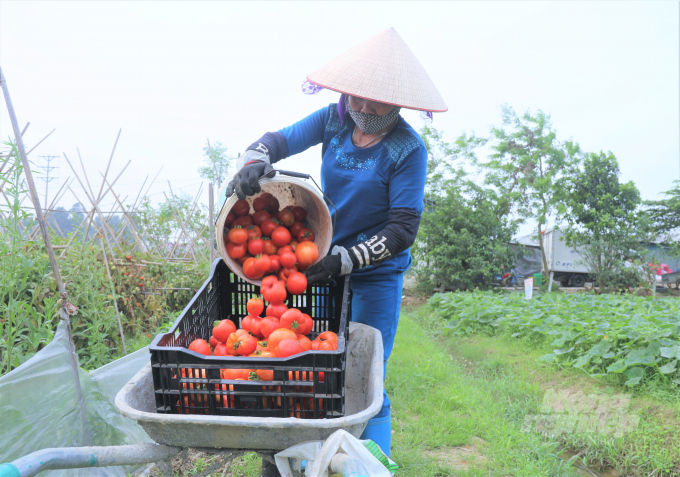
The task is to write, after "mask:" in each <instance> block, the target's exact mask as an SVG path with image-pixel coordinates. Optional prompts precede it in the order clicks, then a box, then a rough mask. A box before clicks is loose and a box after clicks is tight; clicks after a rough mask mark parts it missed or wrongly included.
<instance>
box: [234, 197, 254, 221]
mask: <svg viewBox="0 0 680 477" xmlns="http://www.w3.org/2000/svg"><path fill="white" fill-rule="evenodd" d="M231 210H232V211H233V212H234V213H235V214H236V215H238V216H239V217H242V216H244V215H248V213H249V212H250V204H249V203H248V201H247V200H240V199H239V200H237V201H236V203H235V204H234V206H233V207H232V208H231Z"/></svg>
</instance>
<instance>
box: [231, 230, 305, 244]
mask: <svg viewBox="0 0 680 477" xmlns="http://www.w3.org/2000/svg"><path fill="white" fill-rule="evenodd" d="M230 233H231V232H230ZM292 238H293V237H292V236H291V235H290V232H289V231H288V229H287V228H285V227H283V226H279V227H276V229H274V231H273V232H272V242H274V245H276V246H277V247H283V246H284V245H288V244H289V243H290V241H291V239H292ZM229 240H231V236H230V237H229ZM231 241H232V242H233V240H231Z"/></svg>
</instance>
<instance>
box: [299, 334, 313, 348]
mask: <svg viewBox="0 0 680 477" xmlns="http://www.w3.org/2000/svg"><path fill="white" fill-rule="evenodd" d="M295 341H297V342H298V343H300V346H301V347H302V351H309V350H310V349H312V341H311V340H310V339H309V338H307V337H306V336H305V335H303V334H301V333H298V335H297V338H295Z"/></svg>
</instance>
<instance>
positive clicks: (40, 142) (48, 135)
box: [26, 128, 57, 156]
mask: <svg viewBox="0 0 680 477" xmlns="http://www.w3.org/2000/svg"><path fill="white" fill-rule="evenodd" d="M56 130H57V128H54V129H52V130H51V131H50V132H49V134H47V136H45V137H44V138H42V139H41V140H40V141H39V142H38V144H36V145H35V146H33V147H32V148H31V149H30V150H29V151H28V152H27V153H26V155H27V156H28V155H29V154H30V153H32V152H33V149H35V148H36V147H38V146H40V145H41V144H42V142H43V141H44V140H45V139H47V138H48V137H50V135H51V134H52V133H53V132H54V131H56Z"/></svg>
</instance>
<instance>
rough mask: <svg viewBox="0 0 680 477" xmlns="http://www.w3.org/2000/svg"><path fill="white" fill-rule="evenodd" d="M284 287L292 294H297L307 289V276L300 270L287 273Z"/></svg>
mask: <svg viewBox="0 0 680 477" xmlns="http://www.w3.org/2000/svg"><path fill="white" fill-rule="evenodd" d="M286 288H287V289H288V291H289V292H290V293H292V294H293V295H299V294H301V293H304V292H305V290H307V277H306V276H304V275H303V274H302V273H300V272H293V273H291V274H290V275H288V280H287V281H286Z"/></svg>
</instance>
